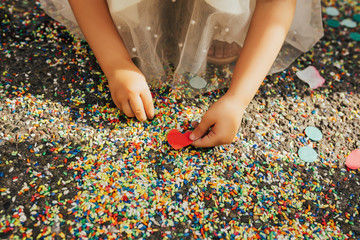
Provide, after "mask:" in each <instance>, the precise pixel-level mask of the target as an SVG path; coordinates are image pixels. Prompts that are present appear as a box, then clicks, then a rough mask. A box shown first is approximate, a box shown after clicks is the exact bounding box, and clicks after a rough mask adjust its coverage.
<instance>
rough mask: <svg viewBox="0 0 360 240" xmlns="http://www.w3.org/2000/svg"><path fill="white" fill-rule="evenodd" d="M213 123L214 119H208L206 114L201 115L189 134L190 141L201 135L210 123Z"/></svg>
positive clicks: (210, 125) (205, 131)
mask: <svg viewBox="0 0 360 240" xmlns="http://www.w3.org/2000/svg"><path fill="white" fill-rule="evenodd" d="M214 124H215V121H212V120H209V119H208V118H206V115H205V116H204V117H203V119H202V120H201V122H200V123H199V125H198V126H197V127H196V128H195V129H194V131H193V132H192V133H191V134H190V136H189V138H190V140H192V141H195V140H197V139H199V138H201V137H202V136H204V135H205V134H206V133H207V132H208V131H209V129H210V128H211V127H212V125H214Z"/></svg>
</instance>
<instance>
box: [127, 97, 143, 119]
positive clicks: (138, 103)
mask: <svg viewBox="0 0 360 240" xmlns="http://www.w3.org/2000/svg"><path fill="white" fill-rule="evenodd" d="M130 106H131V109H132V112H133V113H134V114H135V116H136V118H137V119H138V120H139V121H141V122H142V121H145V120H146V113H145V109H144V105H143V102H142V100H141V97H140V96H139V95H138V96H135V97H132V98H131V99H130Z"/></svg>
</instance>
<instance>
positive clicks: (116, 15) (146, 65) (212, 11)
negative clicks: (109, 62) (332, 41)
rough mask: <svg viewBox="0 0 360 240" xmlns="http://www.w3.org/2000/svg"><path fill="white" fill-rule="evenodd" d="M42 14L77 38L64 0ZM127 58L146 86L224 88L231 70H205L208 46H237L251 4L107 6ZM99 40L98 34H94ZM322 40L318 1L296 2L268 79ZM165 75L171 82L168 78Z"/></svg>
mask: <svg viewBox="0 0 360 240" xmlns="http://www.w3.org/2000/svg"><path fill="white" fill-rule="evenodd" d="M40 3H41V6H42V8H43V9H44V10H45V12H46V13H47V14H48V15H50V16H51V17H52V18H54V19H55V20H57V21H59V22H60V23H61V24H63V25H64V26H66V27H67V28H68V29H69V31H70V32H71V33H73V34H74V35H76V36H78V37H80V38H83V35H82V33H81V30H80V28H79V27H78V25H77V22H76V20H75V17H74V15H73V13H72V11H71V8H70V5H69V3H68V0H40ZM107 3H108V6H109V10H110V13H111V15H112V18H113V21H114V23H115V25H116V26H117V28H118V31H119V34H120V35H121V37H122V39H123V41H124V43H125V45H126V47H127V49H128V51H129V53H130V55H131V57H132V58H134V59H135V62H136V63H137V64H138V66H139V68H140V70H141V71H142V72H143V73H144V75H145V76H146V78H147V80H148V82H149V83H150V84H154V85H157V84H164V83H165V84H169V85H171V86H172V87H173V88H174V89H175V90H182V91H186V92H187V93H189V94H191V93H201V92H204V91H210V90H213V89H217V88H222V87H226V86H228V84H229V82H230V80H231V68H232V66H233V65H234V64H229V65H227V66H224V67H221V68H220V70H217V72H222V73H221V74H219V76H220V77H219V76H217V77H214V76H213V75H211V74H209V72H211V70H213V69H214V66H212V65H211V64H207V52H208V49H209V48H210V46H211V44H212V41H213V40H220V41H226V42H228V43H233V42H236V43H237V44H238V45H239V46H242V45H243V43H244V40H245V38H246V34H247V31H248V27H249V24H250V21H251V18H252V15H253V12H254V9H255V4H256V0H177V1H176V0H107ZM99 34H101V33H99ZM322 36H323V27H322V18H321V2H320V0H298V1H297V6H296V12H295V17H294V20H293V22H292V25H291V28H290V31H289V33H288V35H287V37H286V40H285V42H284V44H283V47H282V49H281V51H280V53H279V54H278V57H277V59H276V60H275V62H274V63H273V65H272V67H271V70H270V71H269V74H272V73H275V72H279V71H282V70H284V69H285V68H287V67H288V66H289V65H290V64H291V63H292V62H293V61H294V60H295V59H296V58H297V57H298V56H299V55H300V54H301V53H303V52H306V51H308V50H309V49H310V48H311V47H312V46H313V45H314V44H315V43H316V42H317V41H318V40H319V39H320V38H321V37H322ZM169 73H170V75H171V76H172V77H171V78H169Z"/></svg>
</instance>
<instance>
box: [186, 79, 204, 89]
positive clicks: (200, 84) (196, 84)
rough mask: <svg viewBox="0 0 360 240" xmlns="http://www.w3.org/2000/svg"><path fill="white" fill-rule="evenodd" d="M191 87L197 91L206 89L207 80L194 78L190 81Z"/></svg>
mask: <svg viewBox="0 0 360 240" xmlns="http://www.w3.org/2000/svg"><path fill="white" fill-rule="evenodd" d="M189 83H190V86H191V87H193V88H196V89H202V88H204V87H206V84H207V82H206V80H205V79H203V78H201V77H194V78H192V79H190V81H189Z"/></svg>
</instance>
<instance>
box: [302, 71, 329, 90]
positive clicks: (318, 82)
mask: <svg viewBox="0 0 360 240" xmlns="http://www.w3.org/2000/svg"><path fill="white" fill-rule="evenodd" d="M296 76H298V78H300V79H301V80H303V81H304V82H306V83H308V84H309V86H310V88H313V89H315V88H318V87H321V86H322V85H323V84H324V83H325V79H324V78H323V77H322V76H321V75H320V73H319V71H318V70H317V69H316V68H315V67H314V66H308V67H307V68H305V69H304V70H301V71H298V72H296Z"/></svg>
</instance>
